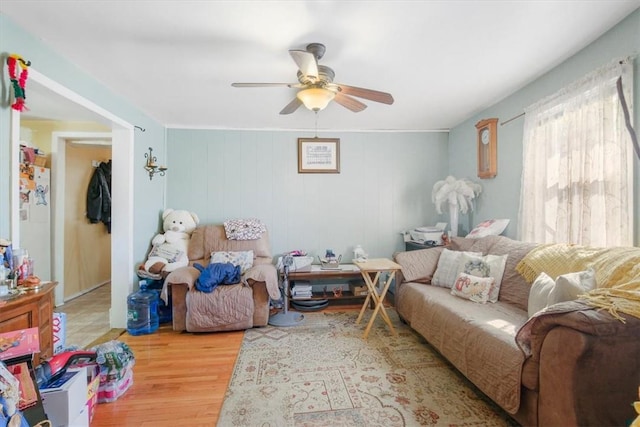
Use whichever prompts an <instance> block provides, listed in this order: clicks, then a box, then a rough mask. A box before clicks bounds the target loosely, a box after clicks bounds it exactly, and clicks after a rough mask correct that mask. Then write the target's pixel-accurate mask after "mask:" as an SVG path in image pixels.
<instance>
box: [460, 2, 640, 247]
mask: <svg viewBox="0 0 640 427" xmlns="http://www.w3.org/2000/svg"><path fill="white" fill-rule="evenodd" d="M639 53H640V9H638V10H636V11H635V12H634V13H632V14H631V15H629V16H628V17H627V18H626V19H624V20H623V21H622V22H621V23H620V24H618V25H617V26H616V27H614V28H613V29H611V30H610V31H609V32H607V33H606V34H604V35H603V36H602V37H601V38H599V39H598V40H596V41H595V42H593V43H592V44H590V45H589V46H587V47H586V48H585V49H583V50H582V51H580V52H579V53H578V54H576V55H574V56H573V57H571V58H569V59H568V60H567V61H565V62H563V63H562V64H560V65H559V66H558V67H556V68H554V69H553V70H551V71H550V72H548V73H547V74H545V75H543V76H542V77H540V78H539V79H537V80H536V81H534V82H532V83H531V84H529V85H527V86H526V87H524V88H523V89H522V90H520V91H518V92H516V93H515V94H513V95H511V96H509V97H508V98H506V99H505V100H503V101H502V102H499V103H498V104H496V105H494V106H492V107H490V108H488V109H486V110H484V111H482V112H480V113H479V114H477V115H475V116H473V117H471V118H469V119H468V120H466V121H465V122H463V123H461V124H460V125H458V126H456V127H455V128H453V129H452V130H451V132H450V134H449V147H450V149H449V168H450V170H451V173H452V174H453V175H466V174H469V171H474V172H473V175H475V171H476V128H475V124H476V123H477V122H478V121H480V120H482V119H485V118H490V117H498V118H499V119H500V122H503V121H506V120H508V119H510V118H512V117H514V116H517V115H518V114H520V113H522V112H523V109H524V108H525V107H527V106H529V105H531V104H533V103H534V102H536V101H538V100H540V99H542V98H544V97H546V96H547V95H550V94H552V93H554V92H556V91H557V90H559V89H560V88H562V87H563V86H566V85H567V84H569V83H571V82H572V81H575V80H577V79H579V78H580V77H582V76H584V75H585V74H587V73H589V72H590V71H593V70H594V69H596V68H598V67H600V66H602V65H604V64H607V63H609V62H610V61H612V60H613V59H616V58H620V57H624V56H627V55H634V54H635V55H638V54H639ZM627 102H628V103H630V102H631V100H627ZM634 105H635V109H634V121H635V125H634V127H635V129H636V133H640V59H639V58H638V57H636V59H635V61H634ZM523 127H524V117H521V118H519V119H516V120H514V121H512V122H510V123H508V124H506V125H504V126H498V175H497V177H496V178H493V179H485V180H481V181H482V185H483V188H484V192H483V194H482V195H481V197H480V198H479V199H478V209H477V211H476V212H475V219H476V221H475V222H479V221H482V220H485V219H490V218H510V219H511V223H510V224H509V227H508V228H507V230H506V234H507V235H508V236H509V237H513V238H515V237H517V236H516V230H517V218H518V207H519V202H520V179H521V171H522V137H523ZM639 171H640V162H639V161H638V159H637V158H636V159H635V180H634V184H635V186H634V193H635V195H634V197H635V207H634V218H635V230H636V231H635V236H634V240H635V244H636V245H638V244H640V172H639Z"/></svg>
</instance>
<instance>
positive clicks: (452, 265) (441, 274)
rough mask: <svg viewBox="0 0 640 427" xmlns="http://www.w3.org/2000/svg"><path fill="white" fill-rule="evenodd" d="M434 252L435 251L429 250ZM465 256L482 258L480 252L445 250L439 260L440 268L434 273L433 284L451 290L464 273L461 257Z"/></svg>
mask: <svg viewBox="0 0 640 427" xmlns="http://www.w3.org/2000/svg"><path fill="white" fill-rule="evenodd" d="M429 250H433V249H429ZM464 254H467V255H475V256H482V254H481V253H480V252H459V251H452V250H449V249H443V251H442V253H441V254H440V258H439V259H438V267H437V268H436V271H435V273H433V279H431V284H432V285H434V286H440V287H443V288H451V287H452V286H453V284H454V283H455V281H456V279H457V277H458V274H459V273H460V272H461V271H462V268H463V266H461V265H460V257H462V256H463V255H464Z"/></svg>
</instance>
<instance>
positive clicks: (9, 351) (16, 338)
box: [0, 328, 40, 360]
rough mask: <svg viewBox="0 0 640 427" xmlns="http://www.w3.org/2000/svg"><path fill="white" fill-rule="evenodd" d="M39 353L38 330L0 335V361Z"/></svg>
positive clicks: (24, 330)
mask: <svg viewBox="0 0 640 427" xmlns="http://www.w3.org/2000/svg"><path fill="white" fill-rule="evenodd" d="M32 353H40V335H39V333H38V328H29V329H20V330H17V331H12V332H5V333H2V334H0V359H1V360H7V359H13V358H14V357H18V356H24V355H26V354H32Z"/></svg>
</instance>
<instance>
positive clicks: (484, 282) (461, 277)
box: [451, 273, 494, 304]
mask: <svg viewBox="0 0 640 427" xmlns="http://www.w3.org/2000/svg"><path fill="white" fill-rule="evenodd" d="M493 282H494V279H493V277H478V276H472V275H470V274H467V273H460V274H458V278H457V279H456V283H454V285H453V287H452V288H451V295H455V296H458V297H461V298H465V299H468V300H471V301H473V302H479V303H482V304H484V303H486V302H487V301H489V292H490V290H491V288H492V287H493Z"/></svg>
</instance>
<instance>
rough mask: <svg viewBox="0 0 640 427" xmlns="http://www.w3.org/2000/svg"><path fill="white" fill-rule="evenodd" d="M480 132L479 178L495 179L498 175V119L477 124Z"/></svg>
mask: <svg viewBox="0 0 640 427" xmlns="http://www.w3.org/2000/svg"><path fill="white" fill-rule="evenodd" d="M476 129H477V130H478V177H480V178H483V179H484V178H495V176H496V174H497V173H498V160H497V155H498V154H497V152H498V148H497V143H498V119H497V118H494V119H485V120H480V121H479V122H478V123H476Z"/></svg>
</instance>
